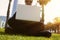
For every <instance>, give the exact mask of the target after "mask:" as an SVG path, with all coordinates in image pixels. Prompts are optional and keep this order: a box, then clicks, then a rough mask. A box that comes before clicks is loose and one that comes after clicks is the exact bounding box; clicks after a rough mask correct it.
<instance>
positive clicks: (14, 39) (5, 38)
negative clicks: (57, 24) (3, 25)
mask: <svg viewBox="0 0 60 40" xmlns="http://www.w3.org/2000/svg"><path fill="white" fill-rule="evenodd" d="M0 40H60V34H52V36H51V37H50V38H46V37H32V36H30V37H29V36H21V35H8V34H4V29H0Z"/></svg>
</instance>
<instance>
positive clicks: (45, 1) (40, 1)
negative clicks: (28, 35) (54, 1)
mask: <svg viewBox="0 0 60 40" xmlns="http://www.w3.org/2000/svg"><path fill="white" fill-rule="evenodd" d="M49 1H50V0H39V1H38V2H39V4H40V5H41V6H42V19H41V22H42V23H43V25H44V5H46V4H47V3H48V2H49ZM43 28H44V26H43Z"/></svg>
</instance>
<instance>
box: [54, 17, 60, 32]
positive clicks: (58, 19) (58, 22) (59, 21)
mask: <svg viewBox="0 0 60 40" xmlns="http://www.w3.org/2000/svg"><path fill="white" fill-rule="evenodd" d="M54 23H55V25H56V26H57V30H58V33H59V32H60V31H59V30H60V17H56V18H54Z"/></svg>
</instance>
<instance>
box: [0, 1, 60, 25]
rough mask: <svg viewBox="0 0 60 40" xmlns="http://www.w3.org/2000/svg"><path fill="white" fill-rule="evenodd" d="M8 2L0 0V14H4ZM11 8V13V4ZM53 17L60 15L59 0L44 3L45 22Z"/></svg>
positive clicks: (22, 2)
mask: <svg viewBox="0 0 60 40" xmlns="http://www.w3.org/2000/svg"><path fill="white" fill-rule="evenodd" d="M36 1H37V0H34V1H33V4H32V5H36ZM8 2H9V1H8V0H1V1H0V16H6V13H7V7H8ZM18 3H19V4H24V0H18ZM12 5H13V2H12ZM12 9H13V10H12ZM11 10H12V11H11V13H13V12H14V11H15V10H14V8H13V6H11ZM55 17H60V0H51V1H50V2H49V3H48V4H47V5H45V24H46V23H47V22H53V19H54V18H55Z"/></svg>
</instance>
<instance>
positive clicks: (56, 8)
mask: <svg viewBox="0 0 60 40" xmlns="http://www.w3.org/2000/svg"><path fill="white" fill-rule="evenodd" d="M55 17H60V0H51V1H50V2H49V3H48V4H47V5H46V6H45V24H47V23H48V22H53V21H54V20H53V19H54V18H55Z"/></svg>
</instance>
